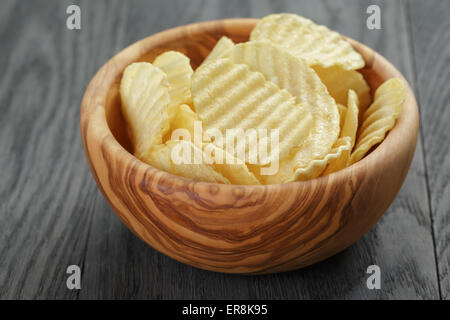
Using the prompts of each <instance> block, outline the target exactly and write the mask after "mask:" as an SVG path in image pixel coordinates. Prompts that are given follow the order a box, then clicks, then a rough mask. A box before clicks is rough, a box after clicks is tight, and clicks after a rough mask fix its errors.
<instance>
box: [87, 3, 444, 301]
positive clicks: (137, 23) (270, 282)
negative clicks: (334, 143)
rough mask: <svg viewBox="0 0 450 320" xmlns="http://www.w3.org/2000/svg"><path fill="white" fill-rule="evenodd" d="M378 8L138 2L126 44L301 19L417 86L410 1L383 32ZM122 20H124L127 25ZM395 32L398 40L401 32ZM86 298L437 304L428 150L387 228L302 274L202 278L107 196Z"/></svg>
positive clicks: (390, 8) (389, 12)
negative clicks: (372, 282) (210, 25)
mask: <svg viewBox="0 0 450 320" xmlns="http://www.w3.org/2000/svg"><path fill="white" fill-rule="evenodd" d="M370 3H372V1H370V2H369V1H365V2H360V1H356V0H355V1H326V2H311V1H285V2H275V1H251V2H242V1H226V2H223V1H219V0H213V1H190V2H189V6H187V5H186V2H185V1H182V0H178V1H170V2H157V3H155V2H152V3H149V2H145V1H135V2H133V5H132V6H130V11H129V13H128V15H127V17H126V18H124V19H125V22H124V23H125V24H126V26H127V27H126V33H125V40H124V42H125V43H126V44H130V43H132V42H134V41H136V40H138V39H140V38H142V37H144V36H147V35H150V34H152V33H155V32H158V31H161V30H164V29H167V28H171V27H174V26H177V25H182V24H185V23H190V22H196V21H201V20H211V19H218V18H223V17H239V16H245V17H261V16H264V15H266V14H269V13H271V12H295V13H299V14H302V15H304V16H306V17H309V18H312V19H314V20H316V21H317V22H319V23H324V24H326V25H328V26H329V27H331V28H334V29H337V30H338V31H340V32H342V33H344V34H346V35H349V36H351V37H354V38H355V39H357V40H359V41H361V42H363V43H366V44H368V45H369V46H371V47H373V48H374V49H376V50H377V51H379V52H380V53H382V54H383V55H385V56H386V57H387V58H388V59H389V60H390V61H392V62H393V63H394V64H395V65H396V66H397V67H398V68H399V69H400V70H401V71H402V72H404V74H405V76H406V77H407V78H408V79H409V80H410V81H411V80H412V79H413V78H414V74H413V68H412V57H411V53H410V51H409V47H410V46H409V45H410V42H409V34H408V31H409V27H408V21H407V19H406V11H405V6H404V3H403V2H389V3H388V2H387V1H386V2H380V3H379V4H380V6H381V8H382V15H383V30H379V31H370V30H368V29H367V28H366V25H365V24H366V17H367V16H366V13H365V11H366V8H367V6H368V5H369V4H370ZM120 21H122V20H120ZM393 30H395V32H394V31H393ZM96 204H97V207H96V210H95V215H94V217H93V223H92V226H91V232H90V236H89V241H88V248H87V256H86V261H85V265H84V274H83V289H82V290H81V292H80V298H152V299H161V298H166V299H167V298H169V299H180V298H187V299H235V298H238V299H240V298H253V299H263V298H272V299H299V298H302V299H315V298H330V299H360V298H363V299H373V298H438V297H439V293H438V287H437V276H436V266H435V262H434V261H435V257H434V253H433V252H434V251H433V243H432V237H431V232H430V230H431V227H430V215H429V210H428V199H427V193H426V184H425V178H424V164H423V159H422V146H421V144H420V142H419V144H418V146H417V152H416V157H415V159H414V162H413V165H412V168H411V170H410V173H409V175H408V178H407V181H406V182H405V185H404V186H403V188H402V190H401V191H400V194H399V195H398V197H397V198H396V200H395V201H394V203H393V205H392V206H391V207H390V209H389V210H388V212H387V213H386V214H385V215H384V217H383V218H382V219H381V221H380V222H379V223H378V224H377V225H376V226H375V227H374V228H373V229H372V230H371V231H370V232H369V233H367V234H366V235H365V236H364V237H363V238H362V239H361V240H360V241H358V242H357V243H356V244H355V245H353V246H352V247H350V248H349V249H347V250H346V251H344V252H343V253H341V254H339V255H337V256H335V257H333V258H331V259H329V260H327V261H324V262H322V263H319V264H317V265H314V266H311V267H308V268H306V269H303V270H298V271H295V272H289V273H284V274H277V275H268V276H255V277H246V276H233V275H225V274H217V273H212V272H208V271H202V270H198V269H195V268H192V267H189V266H186V265H183V264H180V263H178V262H176V261H173V260H171V259H170V258H167V257H166V256H164V255H162V254H159V253H158V252H156V251H155V250H153V249H151V248H150V247H148V246H147V245H145V244H144V243H143V242H142V241H140V240H139V239H137V238H136V237H135V236H134V235H132V234H131V232H130V231H128V230H127V229H126V228H125V226H123V225H122V224H121V223H120V221H119V220H118V218H116V217H115V215H114V214H113V212H112V210H111V209H109V207H108V206H107V205H106V203H105V202H104V200H102V198H101V197H99V200H98V201H97V202H96ZM371 264H377V265H379V266H380V268H381V270H382V289H381V290H379V291H377V290H375V291H371V290H368V289H367V288H366V278H367V275H366V273H365V271H366V268H367V267H368V266H369V265H371Z"/></svg>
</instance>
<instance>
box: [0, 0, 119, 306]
mask: <svg viewBox="0 0 450 320" xmlns="http://www.w3.org/2000/svg"><path fill="white" fill-rule="evenodd" d="M71 3H72V2H71V1H52V2H51V3H49V2H48V1H35V2H33V6H30V4H29V3H25V2H22V1H9V2H6V3H4V2H2V10H1V13H0V15H1V19H0V25H1V28H0V40H1V43H2V50H1V53H0V61H1V63H0V71H1V75H0V83H1V86H0V111H1V117H0V149H1V150H2V151H1V152H0V167H1V168H2V170H0V181H1V183H0V212H1V215H0V220H1V221H0V239H1V240H0V257H1V259H0V297H1V298H26V299H29V298H67V299H75V298H77V296H78V294H79V292H77V291H70V290H68V289H67V288H66V277H67V275H66V268H67V266H68V265H70V264H78V265H80V266H82V265H83V263H84V257H85V252H86V244H87V239H88V235H89V226H90V223H91V220H92V218H93V215H94V213H95V212H96V211H97V210H99V206H100V209H101V210H103V209H104V208H102V207H101V206H102V205H103V204H104V201H103V199H102V198H100V194H99V193H98V191H97V188H96V186H95V183H94V181H93V179H92V176H91V175H90V173H89V169H88V166H87V162H86V160H85V157H84V153H83V151H82V145H81V139H80V133H79V120H78V119H79V110H80V101H81V97H82V94H83V92H84V89H85V86H86V84H87V82H88V80H89V79H90V78H91V77H92V75H93V74H94V72H96V70H97V69H98V68H99V67H100V66H101V65H102V63H103V62H104V61H105V60H106V59H108V58H109V57H110V56H111V55H113V54H114V52H115V51H116V50H117V49H118V48H121V47H123V45H124V43H123V42H122V40H123V37H121V30H122V29H123V25H121V24H120V22H119V23H118V20H119V21H120V19H118V18H119V17H120V14H118V13H120V12H122V10H123V9H124V8H125V7H124V4H123V3H122V1H115V2H112V1H102V2H100V1H96V2H88V1H85V2H81V3H80V4H81V7H82V20H83V24H82V30H81V31H69V30H67V28H66V17H67V15H66V8H67V6H68V5H69V4H71Z"/></svg>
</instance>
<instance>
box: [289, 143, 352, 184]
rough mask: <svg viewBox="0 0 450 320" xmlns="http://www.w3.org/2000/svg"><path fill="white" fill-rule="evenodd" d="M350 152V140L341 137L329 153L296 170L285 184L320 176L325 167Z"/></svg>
mask: <svg viewBox="0 0 450 320" xmlns="http://www.w3.org/2000/svg"><path fill="white" fill-rule="evenodd" d="M350 151H351V138H350V137H343V138H339V139H337V141H336V143H335V144H334V146H333V148H332V149H331V151H330V152H329V153H328V154H327V155H326V156H325V157H324V158H322V159H316V160H313V161H311V162H310V163H309V164H308V165H307V166H306V167H303V168H298V169H297V170H295V173H294V175H293V177H292V178H290V179H288V180H287V181H285V182H291V181H304V180H309V179H314V178H317V177H318V176H320V174H321V173H322V172H323V171H324V170H325V168H326V166H327V165H328V164H329V163H331V162H333V161H335V160H336V159H338V158H339V157H340V156H341V155H342V153H344V152H350Z"/></svg>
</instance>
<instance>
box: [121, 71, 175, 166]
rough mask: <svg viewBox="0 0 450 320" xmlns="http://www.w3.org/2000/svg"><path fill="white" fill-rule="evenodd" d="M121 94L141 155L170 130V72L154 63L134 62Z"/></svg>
mask: <svg viewBox="0 0 450 320" xmlns="http://www.w3.org/2000/svg"><path fill="white" fill-rule="evenodd" d="M120 96H121V100H122V112H123V115H124V117H125V119H126V121H127V123H128V128H129V132H130V138H131V140H132V141H133V144H134V152H135V155H136V156H137V157H138V158H140V157H142V156H143V154H145V153H146V152H147V151H148V150H149V148H150V146H152V145H154V144H159V143H161V142H162V137H163V136H164V134H165V133H166V132H167V131H168V130H169V120H168V116H167V112H166V108H167V105H168V103H169V84H168V83H167V77H166V74H165V73H164V72H163V71H161V70H160V69H159V68H157V67H155V66H153V65H152V64H150V63H147V62H139V63H133V64H131V65H129V66H128V67H127V68H126V69H125V71H124V73H123V77H122V80H121V84H120Z"/></svg>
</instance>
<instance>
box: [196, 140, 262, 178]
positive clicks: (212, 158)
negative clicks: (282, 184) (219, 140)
mask: <svg viewBox="0 0 450 320" xmlns="http://www.w3.org/2000/svg"><path fill="white" fill-rule="evenodd" d="M203 152H204V154H205V158H206V159H209V163H211V164H212V166H213V167H214V169H215V170H216V171H217V172H220V173H221V174H222V175H223V176H224V177H225V178H227V179H228V180H229V181H230V182H231V183H232V184H239V185H260V184H261V182H259V180H258V179H257V178H256V177H255V175H254V174H253V173H252V172H250V170H249V169H248V167H247V165H246V164H245V162H243V161H241V160H240V159H238V158H235V157H233V156H232V155H230V154H228V153H227V152H226V151H225V150H223V149H220V148H218V147H217V146H216V145H214V144H213V143H205V144H204V147H203ZM216 157H217V158H216ZM218 159H220V160H218ZM217 160H218V161H217ZM230 160H231V161H230Z"/></svg>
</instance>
